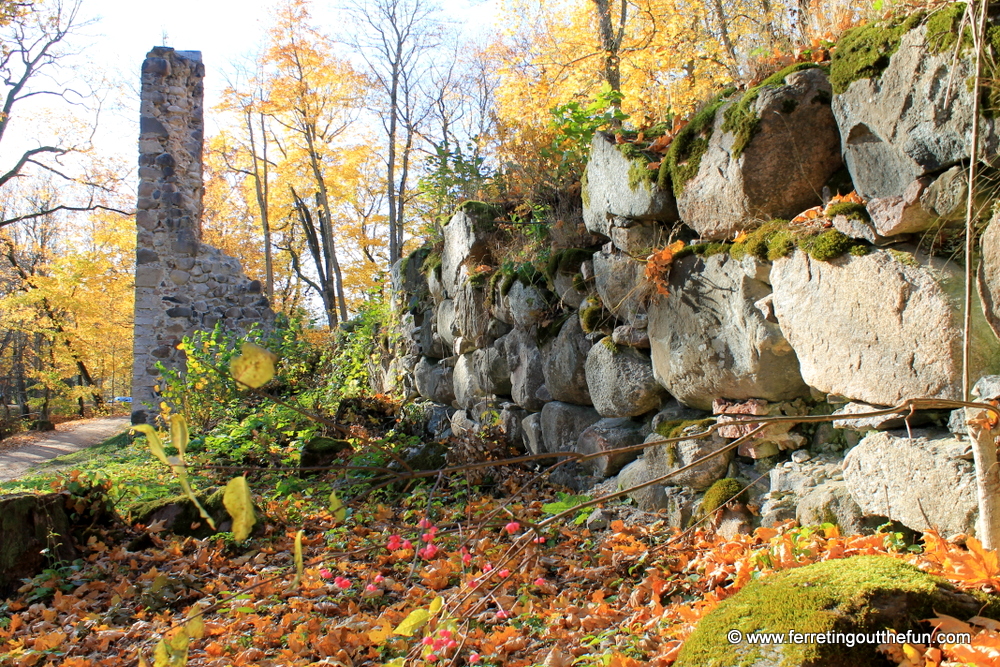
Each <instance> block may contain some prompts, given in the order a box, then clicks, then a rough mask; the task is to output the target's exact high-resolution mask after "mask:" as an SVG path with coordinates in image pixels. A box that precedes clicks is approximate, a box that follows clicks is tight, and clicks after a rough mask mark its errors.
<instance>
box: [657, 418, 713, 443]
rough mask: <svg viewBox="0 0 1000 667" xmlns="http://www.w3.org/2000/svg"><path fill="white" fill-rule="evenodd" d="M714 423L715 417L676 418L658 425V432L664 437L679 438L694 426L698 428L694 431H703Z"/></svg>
mask: <svg viewBox="0 0 1000 667" xmlns="http://www.w3.org/2000/svg"><path fill="white" fill-rule="evenodd" d="M714 423H715V419H714V418H711V417H709V418H708V419H675V420H671V421H666V422H663V423H661V424H660V425H659V426H657V427H656V432H657V433H658V434H659V435H662V436H663V437H664V438H679V437H681V436H683V435H684V431H686V430H687V429H689V428H691V427H692V426H695V427H697V428H698V430H697V431H692V433H701V432H702V431H704V430H705V429H707V428H708V427H709V426H711V425H712V424H714Z"/></svg>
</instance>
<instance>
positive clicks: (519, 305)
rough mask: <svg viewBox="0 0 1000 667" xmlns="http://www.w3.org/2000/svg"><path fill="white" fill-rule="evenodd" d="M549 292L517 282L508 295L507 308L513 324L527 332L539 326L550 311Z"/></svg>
mask: <svg viewBox="0 0 1000 667" xmlns="http://www.w3.org/2000/svg"><path fill="white" fill-rule="evenodd" d="M548 296H549V294H548V290H546V289H544V288H542V287H538V286H537V285H525V284H524V283H522V282H521V281H520V280H515V281H514V284H513V285H511V288H510V291H509V292H508V293H507V307H508V308H509V309H510V316H511V319H512V320H513V324H514V325H515V326H518V327H520V328H522V329H525V330H530V329H531V328H532V327H535V326H537V325H538V324H539V323H540V322H541V321H542V320H543V319H545V315H546V313H547V312H548V309H549V299H548Z"/></svg>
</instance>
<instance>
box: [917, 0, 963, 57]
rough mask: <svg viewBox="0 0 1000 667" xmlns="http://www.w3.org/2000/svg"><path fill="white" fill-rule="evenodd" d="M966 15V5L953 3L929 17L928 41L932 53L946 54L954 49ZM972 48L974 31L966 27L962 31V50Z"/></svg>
mask: <svg viewBox="0 0 1000 667" xmlns="http://www.w3.org/2000/svg"><path fill="white" fill-rule="evenodd" d="M964 14H965V3H964V2H953V3H952V4H950V5H948V6H946V7H942V8H941V9H939V10H937V11H936V12H934V13H933V14H931V15H930V16H928V17H927V32H926V40H927V46H928V48H929V49H930V51H931V53H944V52H945V51H949V50H951V49H952V48H954V46H955V42H956V41H958V29H959V26H961V25H962V16H963V15H964ZM971 46H972V31H971V30H970V29H969V27H968V26H966V28H965V30H963V31H962V46H961V48H962V49H963V50H964V49H967V48H969V47H971Z"/></svg>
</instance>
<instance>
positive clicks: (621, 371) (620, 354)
mask: <svg viewBox="0 0 1000 667" xmlns="http://www.w3.org/2000/svg"><path fill="white" fill-rule="evenodd" d="M584 369H585V375H586V378H587V387H588V388H589V389H590V398H591V400H593V402H594V409H596V410H597V412H598V413H600V415H601V416H602V417H635V416H638V415H641V414H645V413H647V412H649V411H650V410H653V409H655V408H657V407H659V405H660V402H661V401H662V400H663V399H664V398H666V393H667V392H666V391H664V389H663V387H661V386H660V384H659V383H658V382H657V381H656V378H654V377H653V364H652V362H651V361H650V359H649V357H648V356H646V355H645V354H643V353H642V352H640V351H639V350H637V349H635V348H634V347H625V346H619V345H615V344H614V342H613V341H612V340H611V338H610V337H607V338H604V339H602V340H601V341H600V342H598V343H597V344H596V345H594V346H593V347H592V348H590V352H588V354H587V362H586V364H585V367H584Z"/></svg>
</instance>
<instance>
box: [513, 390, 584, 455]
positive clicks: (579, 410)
mask: <svg viewBox="0 0 1000 667" xmlns="http://www.w3.org/2000/svg"><path fill="white" fill-rule="evenodd" d="M541 415H542V416H541V419H540V422H539V424H540V426H541V434H542V443H539V444H541V445H542V446H543V447H544V448H545V451H546V452H549V453H554V452H573V451H576V445H577V442H578V441H579V440H580V434H581V433H583V432H584V431H586V430H587V428H588V427H590V426H591V425H593V424H595V423H597V422H598V421H600V420H601V415H599V414H597V410H594V409H593V408H586V407H584V406H582V405H572V404H570V403H562V402H561V401H552V402H550V403H546V404H545V407H544V408H542V412H541ZM526 426H527V425H526Z"/></svg>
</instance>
